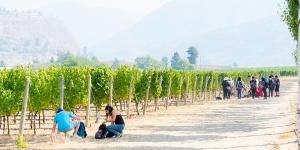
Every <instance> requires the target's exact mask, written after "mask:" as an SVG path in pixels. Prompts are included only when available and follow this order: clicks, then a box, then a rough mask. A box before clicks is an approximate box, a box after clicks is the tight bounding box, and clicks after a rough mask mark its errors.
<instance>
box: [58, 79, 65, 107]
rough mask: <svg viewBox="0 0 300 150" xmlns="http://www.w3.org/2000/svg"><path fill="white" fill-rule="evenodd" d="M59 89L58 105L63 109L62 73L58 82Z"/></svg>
mask: <svg viewBox="0 0 300 150" xmlns="http://www.w3.org/2000/svg"><path fill="white" fill-rule="evenodd" d="M59 85H60V86H59V89H60V92H59V97H60V105H59V107H60V108H61V109H64V76H63V75H62V76H61V77H60V82H59Z"/></svg>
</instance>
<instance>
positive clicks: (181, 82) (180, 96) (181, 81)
mask: <svg viewBox="0 0 300 150" xmlns="http://www.w3.org/2000/svg"><path fill="white" fill-rule="evenodd" d="M179 84H180V85H179V87H180V94H179V98H178V99H177V100H176V106H178V103H179V100H180V101H181V100H182V92H181V88H182V84H183V80H182V77H180V83H179Z"/></svg>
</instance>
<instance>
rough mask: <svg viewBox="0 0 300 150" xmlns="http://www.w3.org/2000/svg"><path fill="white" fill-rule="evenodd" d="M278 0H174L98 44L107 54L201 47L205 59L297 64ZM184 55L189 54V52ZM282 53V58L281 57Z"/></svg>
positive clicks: (103, 55) (229, 62)
mask: <svg viewBox="0 0 300 150" xmlns="http://www.w3.org/2000/svg"><path fill="white" fill-rule="evenodd" d="M277 4H278V3H276V2H274V0H264V1H261V0H251V1H241V0H226V2H225V1H222V2H217V1H211V0H173V1H170V2H169V3H167V4H165V5H164V6H163V7H161V8H159V9H158V10H156V11H155V12H153V13H151V14H149V15H148V16H146V17H144V18H143V19H142V20H141V21H140V22H138V23H137V24H136V25H135V26H133V27H131V28H130V29H128V30H127V31H126V32H122V33H119V34H116V35H115V36H113V37H112V38H111V39H109V40H106V41H104V42H102V43H99V44H98V45H96V46H95V47H94V51H96V52H98V53H97V54H98V56H99V58H100V59H101V58H102V59H105V58H109V57H113V58H114V57H119V58H121V59H122V58H130V59H131V60H133V59H134V58H135V57H137V56H141V55H151V56H154V57H156V58H161V57H163V56H169V57H171V55H172V54H173V52H174V51H179V52H180V53H181V54H183V53H185V51H186V49H187V48H188V47H189V46H195V47H196V48H198V49H199V51H200V56H201V62H200V63H201V64H207V65H221V64H222V65H232V64H233V63H234V62H236V63H237V64H238V65H239V66H258V65H259V66H261V65H267V66H270V65H272V66H274V65H293V64H294V62H293V57H292V54H291V53H292V51H293V49H294V42H293V40H292V38H291V37H290V34H289V31H288V30H287V27H286V25H285V24H284V23H283V22H282V21H281V18H280V16H279V15H278V14H277V7H278V6H277ZM183 56H184V55H183ZM279 58H280V59H279Z"/></svg>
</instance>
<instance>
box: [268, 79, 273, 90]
mask: <svg viewBox="0 0 300 150" xmlns="http://www.w3.org/2000/svg"><path fill="white" fill-rule="evenodd" d="M269 87H270V88H274V81H273V79H270V80H269Z"/></svg>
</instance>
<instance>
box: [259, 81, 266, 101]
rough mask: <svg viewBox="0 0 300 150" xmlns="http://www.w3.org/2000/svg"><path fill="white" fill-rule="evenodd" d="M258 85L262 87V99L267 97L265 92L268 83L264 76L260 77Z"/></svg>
mask: <svg viewBox="0 0 300 150" xmlns="http://www.w3.org/2000/svg"><path fill="white" fill-rule="evenodd" d="M259 86H260V87H261V89H262V92H263V96H264V99H267V97H268V93H267V88H268V83H267V81H266V79H265V78H264V77H262V78H261V81H260V84H259Z"/></svg>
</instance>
